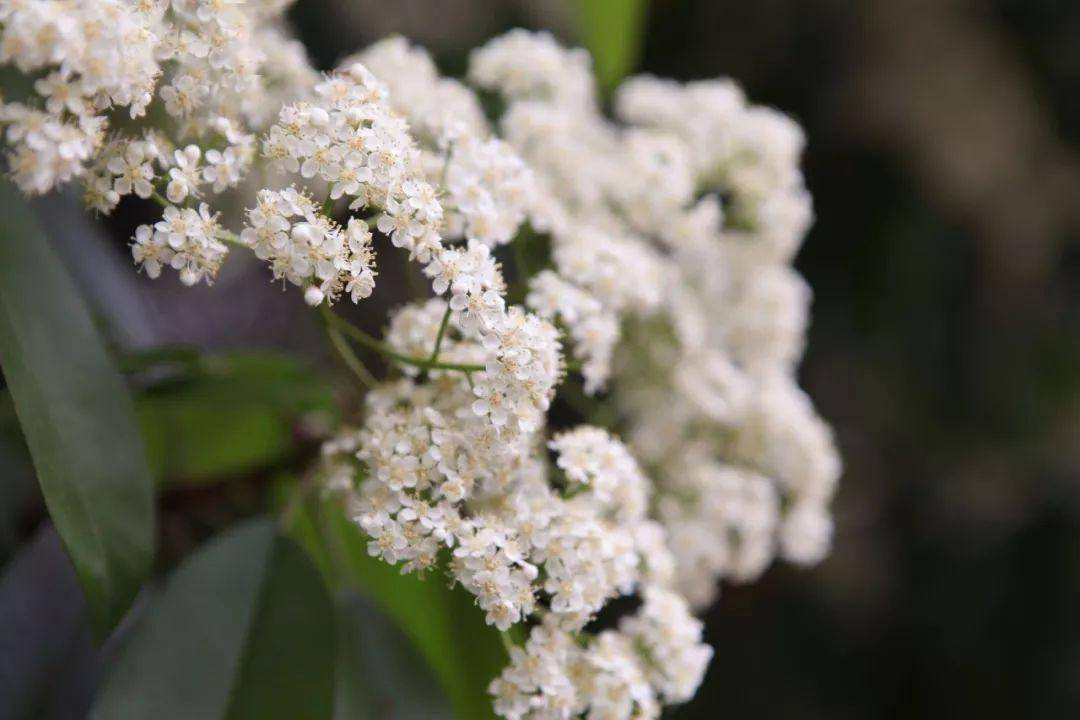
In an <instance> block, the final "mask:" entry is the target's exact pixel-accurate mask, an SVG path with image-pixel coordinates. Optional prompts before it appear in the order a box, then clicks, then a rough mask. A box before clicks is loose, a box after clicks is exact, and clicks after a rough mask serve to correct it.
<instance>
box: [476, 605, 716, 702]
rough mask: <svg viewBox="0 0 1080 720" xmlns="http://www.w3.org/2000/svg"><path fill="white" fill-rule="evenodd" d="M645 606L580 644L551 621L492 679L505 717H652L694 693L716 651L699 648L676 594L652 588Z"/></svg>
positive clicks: (696, 631) (696, 626)
mask: <svg viewBox="0 0 1080 720" xmlns="http://www.w3.org/2000/svg"><path fill="white" fill-rule="evenodd" d="M642 596H643V599H644V602H643V604H642V607H641V608H640V610H639V611H638V612H637V613H636V614H634V615H631V616H628V617H626V618H624V619H623V620H622V621H621V622H620V624H619V629H618V630H605V631H603V632H601V633H599V634H597V635H596V636H593V637H590V638H588V639H587V640H586V642H585V643H584V644H583V645H582V644H579V643H577V642H575V641H574V639H573V638H571V637H569V636H567V635H565V634H564V633H561V632H559V630H558V628H556V627H554V626H552V625H551V623H545V624H542V625H538V626H536V627H535V628H533V630H532V632H531V633H530V635H529V640H528V642H526V643H525V646H524V647H523V648H515V649H514V650H513V652H512V654H511V662H510V665H509V667H507V668H506V669H505V670H504V671H503V673H502V675H501V676H500V677H498V678H497V679H496V680H494V681H493V682H492V683H491V690H492V693H493V694H494V695H495V697H496V701H495V710H496V712H498V713H499V714H500V715H502V716H503V717H505V718H510V719H511V720H518V719H519V718H570V717H577V716H580V715H584V716H585V717H589V718H653V717H659V715H660V707H661V704H663V703H666V704H674V703H681V702H686V701H687V700H689V699H690V698H691V697H693V695H694V692H695V691H696V690H697V686H698V683H699V682H700V681H701V676H702V674H703V673H704V671H705V667H706V665H707V664H708V662H709V660H710V659H711V658H712V649H711V648H709V647H708V646H706V645H701V644H699V642H698V638H699V637H700V636H701V622H700V621H698V620H696V619H695V618H694V617H693V616H692V615H690V614H689V613H688V612H687V609H686V605H685V603H684V602H683V601H682V599H681V598H680V597H679V596H678V595H677V594H675V593H673V592H671V591H669V590H665V589H663V588H660V587H657V586H650V587H646V588H645V589H644V591H643V592H642Z"/></svg>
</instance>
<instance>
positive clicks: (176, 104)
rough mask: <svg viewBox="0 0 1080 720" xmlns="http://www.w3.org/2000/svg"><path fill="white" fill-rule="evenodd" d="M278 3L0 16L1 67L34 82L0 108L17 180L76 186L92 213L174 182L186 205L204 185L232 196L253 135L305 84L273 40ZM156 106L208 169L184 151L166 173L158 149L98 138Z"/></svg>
mask: <svg viewBox="0 0 1080 720" xmlns="http://www.w3.org/2000/svg"><path fill="white" fill-rule="evenodd" d="M287 4H288V3H287V2H271V3H222V2H211V1H209V0H174V1H173V2H168V3H155V2H136V1H134V0H93V1H92V2H85V1H83V0H10V1H8V2H4V3H2V4H0V24H2V25H3V39H2V41H0V62H2V63H11V64H13V65H14V66H15V67H17V68H18V69H19V70H20V71H22V72H23V73H27V74H33V75H34V76H36V77H37V79H36V80H35V82H34V93H33V95H32V96H31V97H29V98H27V99H25V101H8V102H4V103H3V105H2V107H0V124H3V125H6V126H7V130H6V138H7V141H8V143H9V145H10V147H11V150H10V156H9V158H8V164H9V167H10V168H11V172H12V176H13V177H14V179H15V182H16V183H17V184H18V185H19V187H20V188H22V189H23V190H24V191H26V192H33V193H44V192H48V191H49V190H51V189H52V188H54V187H56V186H57V185H60V184H63V183H66V182H69V181H70V180H72V179H74V178H78V177H82V178H85V180H86V188H87V193H88V194H89V195H90V196H91V202H90V204H91V206H92V207H95V208H96V209H98V210H101V211H103V212H108V211H110V210H111V209H112V208H113V207H114V206H115V205H116V203H117V202H118V201H119V198H120V197H121V196H123V195H125V194H127V193H128V192H131V189H129V181H132V180H138V184H137V186H135V189H136V190H137V192H138V194H139V195H140V196H142V197H147V196H148V194H149V193H147V192H146V187H147V185H146V183H154V182H156V181H159V180H160V182H161V184H162V185H164V184H166V183H172V180H171V178H170V176H171V175H172V174H173V173H176V172H178V173H179V174H180V175H182V176H184V177H183V179H182V180H181V182H180V184H172V187H173V193H172V197H177V196H180V197H181V198H182V197H185V196H187V195H188V194H194V195H196V196H197V195H198V186H199V185H201V184H203V183H208V184H210V185H211V186H212V187H213V188H214V192H220V191H221V190H223V189H225V188H226V187H231V186H233V185H235V184H236V183H237V182H238V181H239V178H240V176H241V175H242V174H243V172H244V170H245V169H246V167H247V166H248V165H249V164H250V162H251V160H252V158H253V153H252V145H251V143H252V139H253V135H252V134H251V133H252V130H257V129H259V128H260V127H261V123H262V122H263V121H264V120H265V118H266V117H267V116H268V115H269V113H271V112H276V110H277V107H278V106H280V104H281V102H282V100H283V99H284V98H286V97H289V96H291V95H292V94H293V93H294V92H295V91H296V89H297V88H298V87H300V86H302V85H304V84H307V83H309V82H310V81H311V78H312V77H313V75H314V73H313V71H312V70H311V68H310V66H309V65H308V63H307V60H306V58H305V56H304V53H303V50H302V48H301V47H300V46H299V44H297V43H296V42H294V41H291V40H289V39H288V38H287V37H285V36H284V35H283V34H282V31H281V30H280V29H279V23H278V22H277V20H278V17H279V16H280V15H281V13H282V12H283V10H284V8H285V6H286V5H287ZM155 103H159V104H160V106H161V108H162V109H163V110H164V111H165V113H166V114H167V115H168V116H169V118H170V120H171V122H170V128H169V133H168V136H169V138H170V139H171V140H172V141H173V143H175V144H180V143H181V142H182V141H185V140H187V141H190V142H192V143H196V146H197V149H199V150H200V155H203V156H204V158H203V159H205V161H206V162H207V163H208V167H204V168H199V167H198V161H199V159H200V158H199V157H198V156H195V157H192V155H191V154H190V153H188V154H186V155H185V157H186V158H187V160H186V161H177V162H175V163H174V161H173V159H172V156H171V154H170V153H168V152H167V151H168V150H169V148H164V147H159V148H158V150H160V151H161V154H160V156H154V155H153V154H150V155H141V154H140V153H139V151H138V150H131V151H129V147H128V146H129V144H136V145H138V144H139V143H142V142H143V139H142V138H140V137H137V136H135V137H131V136H128V135H126V134H124V133H122V132H121V133H117V134H115V135H114V136H112V139H111V140H110V137H109V136H108V133H107V128H108V126H109V125H110V124H111V122H112V121H113V120H114V118H113V115H112V112H113V111H114V110H123V111H124V112H125V114H127V115H128V116H130V117H131V118H140V117H143V116H145V115H147V113H148V112H149V111H150V110H151V109H152V108H153V107H154V105H155ZM117 124H118V125H121V126H122V125H124V123H123V122H117ZM106 143H108V146H106ZM166 156H167V157H166ZM140 160H141V161H142V162H139V161H140ZM160 160H164V163H161V164H158V161H160ZM155 164H158V166H157V167H156V168H155ZM136 168H137V169H136ZM129 173H134V176H132V175H131V174H129ZM182 186H184V187H186V191H185V192H182V191H181V189H180V188H181V187H182ZM172 202H173V203H178V202H180V199H172Z"/></svg>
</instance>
